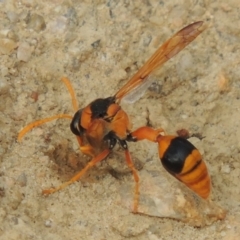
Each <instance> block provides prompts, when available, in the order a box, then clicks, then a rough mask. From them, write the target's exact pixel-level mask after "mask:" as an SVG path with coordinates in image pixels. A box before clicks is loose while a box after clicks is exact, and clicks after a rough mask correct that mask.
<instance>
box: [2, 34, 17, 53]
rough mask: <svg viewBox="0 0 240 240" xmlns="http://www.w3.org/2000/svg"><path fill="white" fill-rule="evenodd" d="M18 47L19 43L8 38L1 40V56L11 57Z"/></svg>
mask: <svg viewBox="0 0 240 240" xmlns="http://www.w3.org/2000/svg"><path fill="white" fill-rule="evenodd" d="M16 47H17V43H16V42H14V41H13V40H11V39H7V38H2V39H0V54H7V55H9V54H11V53H12V51H13V50H14V49H15V48H16Z"/></svg>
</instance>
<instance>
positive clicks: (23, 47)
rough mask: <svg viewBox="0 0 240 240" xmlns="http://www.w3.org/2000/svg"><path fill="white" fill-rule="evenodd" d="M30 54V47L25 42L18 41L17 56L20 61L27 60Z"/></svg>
mask: <svg viewBox="0 0 240 240" xmlns="http://www.w3.org/2000/svg"><path fill="white" fill-rule="evenodd" d="M31 55H32V47H31V46H30V45H29V44H28V43H26V42H22V43H19V47H18V50H17V58H18V60H20V61H24V62H28V61H29V59H30V58H31Z"/></svg>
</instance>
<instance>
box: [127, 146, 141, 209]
mask: <svg viewBox="0 0 240 240" xmlns="http://www.w3.org/2000/svg"><path fill="white" fill-rule="evenodd" d="M125 157H126V162H127V165H128V167H129V168H130V169H131V170H132V174H133V177H134V181H135V191H134V200H133V213H137V209H138V203H139V176H138V173H137V169H136V168H135V167H134V164H133V162H132V159H131V155H130V153H129V151H128V149H126V150H125Z"/></svg>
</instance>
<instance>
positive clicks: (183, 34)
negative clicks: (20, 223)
mask: <svg viewBox="0 0 240 240" xmlns="http://www.w3.org/2000/svg"><path fill="white" fill-rule="evenodd" d="M204 29H205V27H204V23H203V22H202V21H199V22H195V23H192V24H190V25H188V26H186V27H184V28H183V29H181V30H180V31H179V32H177V33H176V34H175V35H173V36H172V37H171V38H170V39H168V40H167V41H166V42H165V43H164V44H163V45H162V46H160V47H159V48H158V49H157V51H156V52H155V53H154V54H153V55H152V56H151V57H150V59H149V60H148V61H147V62H146V63H145V64H144V65H143V66H142V67H141V68H140V70H139V71H138V72H137V73H136V74H135V75H134V76H133V77H132V78H131V79H130V80H129V81H128V82H127V83H126V84H125V85H124V86H123V87H122V88H121V89H120V90H119V91H118V92H117V93H115V94H114V95H113V96H110V97H107V98H99V99H96V100H93V101H92V102H91V103H89V104H88V105H87V106H86V107H84V108H81V109H80V110H78V106H77V100H76V97H75V93H74V90H73V88H72V86H71V84H70V81H69V80H68V79H67V78H63V79H62V80H63V82H64V83H65V84H66V86H67V88H68V90H69V92H70V94H71V97H72V104H73V108H74V110H75V112H76V113H75V114H74V116H73V117H72V116H70V115H67V114H59V115H56V116H53V117H50V118H45V119H42V120H39V121H35V122H33V123H31V124H29V125H27V126H26V127H25V128H23V129H22V130H21V131H20V133H19V135H18V141H20V140H21V139H22V137H23V136H24V135H25V134H26V133H27V132H28V131H30V130H31V129H32V128H34V127H36V126H39V125H41V124H43V123H46V122H49V121H52V120H54V119H58V118H69V119H71V124H70V129H71V131H72V133H73V134H74V135H75V136H76V138H77V141H78V143H79V146H80V150H81V151H82V153H84V154H87V155H89V156H91V157H92V159H91V160H90V161H89V162H88V164H87V165H86V166H85V167H84V168H83V169H82V170H81V171H80V172H78V173H77V174H76V175H75V176H74V177H73V178H71V179H70V180H69V181H67V182H64V183H63V184H61V185H60V186H58V187H56V188H50V189H46V190H43V191H42V193H43V194H44V195H49V194H51V193H54V192H56V191H58V190H61V189H63V188H65V187H66V186H68V185H70V184H72V183H74V182H76V181H77V180H79V179H80V178H81V177H82V176H83V175H84V174H85V173H86V172H87V171H88V170H89V169H90V168H92V167H93V166H94V165H96V164H97V163H98V162H100V161H102V160H104V159H105V158H107V156H108V155H109V154H110V152H111V151H112V150H113V148H114V147H115V146H116V144H117V143H118V144H119V145H120V146H121V148H122V149H123V151H124V153H125V158H126V163H127V165H128V166H129V168H130V169H131V171H132V173H133V177H134V181H135V188H134V200H133V212H137V209H138V203H139V195H140V191H139V176H138V172H137V170H136V168H135V167H134V164H133V161H132V158H131V155H130V153H129V150H128V144H127V142H138V141H141V140H149V141H151V142H154V143H156V144H157V145H158V151H159V158H160V160H161V162H162V165H163V167H164V168H165V169H166V170H167V171H168V172H169V173H170V174H171V175H172V176H174V177H175V178H177V179H178V180H179V181H181V182H182V183H184V184H185V185H186V186H187V187H188V188H190V189H191V190H192V191H193V192H195V193H196V194H197V195H199V196H200V197H202V198H203V199H207V198H208V196H209V194H210V192H211V180H210V177H209V174H208V170H207V167H206V164H205V162H204V161H203V159H202V156H201V154H200V152H199V151H198V149H197V148H196V147H195V146H194V145H192V144H191V143H190V142H189V141H188V140H186V139H184V138H181V137H178V136H169V135H166V134H165V132H164V130H163V129H161V128H160V129H153V128H151V127H149V126H143V127H140V128H138V129H136V130H134V131H132V130H131V123H130V119H129V117H128V115H127V113H126V112H125V111H124V110H123V109H122V107H121V105H120V103H121V100H122V99H123V98H124V97H128V96H131V94H133V93H135V92H138V91H142V90H141V89H144V88H146V86H147V85H148V83H149V82H150V78H149V76H150V75H151V74H152V73H153V72H154V71H155V70H157V69H158V68H159V67H160V66H162V65H163V64H164V63H165V62H166V61H168V60H169V59H170V58H172V57H173V56H175V55H176V54H177V53H178V52H180V51H181V50H182V49H183V48H185V47H186V46H187V45H188V44H189V43H190V42H192V41H193V40H194V39H195V38H196V37H197V36H198V35H199V34H200V33H201V32H202V31H203V30H204ZM145 90H146V89H145ZM133 95H134V94H133Z"/></svg>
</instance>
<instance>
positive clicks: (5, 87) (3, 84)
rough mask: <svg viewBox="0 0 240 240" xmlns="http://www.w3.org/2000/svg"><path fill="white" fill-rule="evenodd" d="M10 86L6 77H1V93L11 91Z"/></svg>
mask: <svg viewBox="0 0 240 240" xmlns="http://www.w3.org/2000/svg"><path fill="white" fill-rule="evenodd" d="M9 89H10V86H9V84H8V82H7V80H6V79H5V78H0V95H3V94H6V93H8V92H9Z"/></svg>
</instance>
